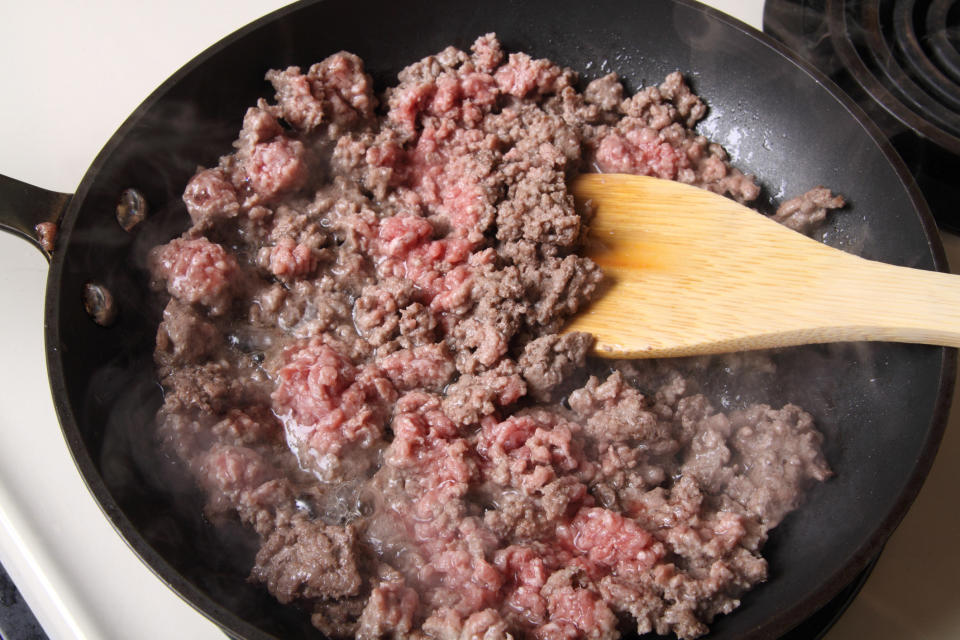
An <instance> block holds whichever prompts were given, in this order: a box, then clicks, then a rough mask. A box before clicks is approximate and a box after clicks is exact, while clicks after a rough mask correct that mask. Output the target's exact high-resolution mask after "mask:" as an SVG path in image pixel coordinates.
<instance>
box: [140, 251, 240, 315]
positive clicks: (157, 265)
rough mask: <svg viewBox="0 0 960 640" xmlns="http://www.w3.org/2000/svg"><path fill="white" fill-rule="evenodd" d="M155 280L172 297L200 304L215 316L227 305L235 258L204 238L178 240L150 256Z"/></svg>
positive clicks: (234, 274)
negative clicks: (157, 280)
mask: <svg viewBox="0 0 960 640" xmlns="http://www.w3.org/2000/svg"><path fill="white" fill-rule="evenodd" d="M150 263H151V265H152V266H151V268H152V271H153V273H154V277H155V278H157V279H159V280H162V281H164V282H165V283H166V289H167V291H168V292H169V293H170V295H171V296H173V297H174V298H177V299H178V300H180V301H182V302H186V303H191V304H192V303H199V304H202V305H204V306H206V307H208V308H209V309H210V312H211V313H212V314H214V315H219V314H221V313H224V312H225V311H226V309H227V306H228V305H229V302H230V300H229V288H230V286H231V285H232V283H233V280H234V278H235V277H236V276H237V274H238V270H239V269H238V266H237V261H236V258H235V257H234V256H233V254H231V253H229V252H227V251H226V250H225V249H224V248H223V247H222V246H220V245H218V244H214V243H212V242H210V241H209V240H207V239H206V238H204V237H200V238H197V239H193V240H184V239H180V238H177V239H175V240H173V241H171V242H170V243H169V244H166V245H163V246H161V247H158V248H157V249H155V250H154V251H153V252H151V254H150Z"/></svg>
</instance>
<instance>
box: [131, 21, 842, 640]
mask: <svg viewBox="0 0 960 640" xmlns="http://www.w3.org/2000/svg"><path fill="white" fill-rule="evenodd" d="M266 77H267V80H268V81H269V82H270V83H271V84H272V85H273V87H274V91H275V95H274V100H275V104H270V103H268V102H267V101H266V100H260V101H258V103H257V104H256V105H255V106H251V107H250V108H249V109H248V110H247V112H246V114H245V115H244V118H243V127H242V129H241V131H240V134H239V136H238V138H237V141H236V142H235V144H234V152H233V153H232V154H230V155H226V156H223V157H222V158H221V159H220V161H219V163H218V164H217V166H215V167H210V168H206V169H201V170H199V171H198V173H197V174H196V175H195V176H194V177H193V179H191V180H190V182H189V183H188V184H187V185H186V189H185V191H184V195H183V200H184V204H185V207H186V212H187V214H188V215H189V217H190V221H191V223H192V226H191V228H190V229H189V230H187V231H186V232H185V233H184V234H183V235H182V236H181V237H179V238H175V239H173V240H171V241H170V242H169V243H167V244H165V245H161V246H159V247H157V248H155V249H154V250H153V251H152V252H151V254H150V257H149V267H150V270H151V275H152V277H153V281H154V284H155V286H156V287H157V288H158V289H161V290H165V291H166V293H167V294H169V296H170V298H171V299H170V300H169V302H168V303H167V306H166V309H165V310H164V313H163V319H162V322H161V324H160V327H159V329H158V332H157V347H156V351H155V359H156V362H157V367H158V373H159V377H160V379H161V383H162V384H163V387H164V404H163V407H162V408H161V410H160V412H159V414H158V421H159V435H160V440H161V441H162V442H163V443H164V446H165V447H168V448H169V450H170V451H172V452H173V454H174V455H175V456H177V457H178V458H179V459H180V460H182V462H183V464H184V467H185V469H186V470H187V471H188V472H189V473H191V474H192V475H193V476H194V479H195V480H196V482H197V484H198V485H199V486H200V487H201V488H202V489H203V490H204V491H205V492H206V494H207V510H206V515H207V516H208V517H209V518H210V519H211V521H213V522H216V523H223V522H225V521H229V520H230V519H231V518H232V519H234V520H238V521H239V522H241V523H243V524H244V525H245V526H247V527H248V528H249V529H250V531H251V532H252V534H251V535H253V536H255V537H256V540H257V542H258V543H259V551H258V552H257V554H256V559H255V561H254V566H253V568H252V570H251V574H250V577H251V580H252V581H254V582H256V583H259V584H262V585H263V586H264V588H266V589H267V590H268V591H269V592H270V593H272V594H273V595H274V596H275V597H276V598H277V600H279V601H280V602H282V603H284V604H291V605H294V606H297V607H301V608H302V609H304V610H306V611H307V612H308V613H309V614H310V617H311V621H312V622H313V624H314V625H315V626H316V627H317V628H318V629H320V630H321V631H322V633H324V634H325V635H326V636H327V637H330V638H355V639H356V638H360V639H362V640H379V639H380V638H393V640H464V639H465V638H482V639H483V640H499V639H502V638H505V637H508V634H509V636H510V637H513V638H516V639H517V640H556V639H561V638H562V639H568V638H569V639H571V640H572V639H574V638H593V639H604V640H605V639H608V638H609V639H611V640H612V639H613V638H616V637H619V633H620V632H621V631H622V630H624V629H629V628H630V627H633V628H635V629H636V630H637V631H638V632H640V633H646V632H648V631H655V632H657V633H660V634H671V633H672V634H675V635H676V636H678V637H680V638H694V637H697V636H699V635H702V634H704V633H706V631H707V630H708V626H707V625H708V624H709V623H710V621H711V620H712V619H713V618H714V617H715V616H717V615H720V614H723V613H729V612H730V611H732V610H733V609H734V608H736V606H738V604H739V598H740V596H741V595H742V594H743V593H744V592H745V591H746V590H747V589H749V588H750V587H752V586H754V585H756V584H758V583H759V582H762V581H763V580H764V579H765V578H766V574H767V567H766V562H765V561H764V560H763V558H762V556H761V555H760V548H761V546H762V544H763V542H764V540H765V539H766V537H767V534H768V531H769V530H770V529H771V528H772V527H774V526H776V524H777V523H778V522H779V521H780V520H781V519H782V518H783V517H784V516H785V515H786V513H788V512H789V511H790V510H791V509H793V508H795V507H797V506H798V505H799V503H800V502H801V500H802V495H803V490H804V489H805V488H806V487H807V486H809V485H810V484H811V483H812V482H815V481H819V480H824V479H826V478H827V477H828V476H829V475H830V471H829V468H828V467H827V465H826V462H825V460H824V459H823V455H822V453H821V451H820V445H821V442H822V436H820V434H819V433H818V432H817V431H816V430H815V428H814V425H813V420H812V417H811V416H809V415H808V414H806V413H805V412H803V410H802V409H800V408H799V407H796V406H794V405H786V406H784V407H783V408H781V409H776V408H772V407H769V406H766V405H759V404H758V405H750V406H747V407H745V408H743V409H740V410H737V411H731V412H728V413H724V412H722V411H719V410H718V409H716V408H715V407H714V405H713V404H711V402H710V400H709V398H708V397H707V396H705V395H701V394H700V393H698V392H697V383H696V379H697V377H698V376H702V375H704V371H705V370H706V369H705V365H702V364H697V363H690V362H687V361H664V362H662V363H658V364H657V363H655V364H649V363H644V364H641V363H631V362H616V363H600V362H594V361H592V360H591V359H590V358H589V357H588V352H589V349H590V346H591V344H592V337H591V336H589V335H586V334H560V333H559V332H560V330H561V329H562V327H563V324H564V322H565V321H566V319H567V318H568V317H569V316H570V315H572V314H573V313H576V312H577V311H578V310H579V309H580V308H582V306H583V305H585V304H586V303H587V302H588V301H589V300H590V299H591V298H592V297H593V296H594V295H595V294H596V293H597V291H599V290H600V289H599V287H600V286H601V284H602V283H601V280H602V278H603V276H602V274H601V273H600V271H599V269H598V268H597V266H596V265H595V264H594V263H593V262H591V261H590V260H589V259H587V258H585V257H582V256H581V255H579V254H578V253H577V251H578V250H579V249H580V248H581V246H582V243H583V241H584V237H585V233H586V231H587V222H588V218H587V217H586V216H585V214H587V213H588V212H587V211H584V210H583V209H582V208H581V207H578V206H577V204H576V203H575V202H574V200H573V198H572V197H571V196H570V194H569V193H568V191H567V183H568V181H569V180H570V179H571V178H572V177H573V176H574V175H575V174H576V173H578V172H580V171H584V170H590V169H600V170H604V171H624V172H632V173H644V174H649V175H656V176H659V177H662V178H668V179H676V180H680V181H683V182H688V183H691V184H695V185H698V186H700V187H703V188H706V189H711V190H714V191H717V192H720V193H725V194H727V195H729V196H730V197H733V198H736V199H738V200H741V201H750V200H751V199H753V198H755V197H756V196H757V194H758V192H759V186H758V185H757V184H756V183H755V181H754V180H753V178H752V177H751V176H750V175H747V174H744V173H742V172H741V171H739V170H738V169H736V168H735V167H733V166H732V165H731V164H730V162H729V159H728V158H727V156H726V153H725V152H724V151H723V149H722V148H720V147H719V146H718V145H715V144H713V143H711V142H709V141H708V140H707V139H706V138H704V137H703V136H700V135H698V134H697V133H696V131H695V130H694V129H693V127H694V126H695V124H696V123H697V121H698V120H699V119H701V118H702V117H703V116H704V115H705V113H706V105H705V104H704V103H703V102H702V101H701V100H700V99H699V98H698V97H697V96H696V95H695V94H694V93H693V92H692V91H690V88H689V87H688V86H687V85H686V83H685V82H684V80H683V77H682V76H681V75H680V74H679V73H673V74H670V75H669V76H667V78H666V79H665V80H664V81H663V83H661V84H660V85H657V86H650V87H646V88H643V89H641V90H640V91H638V92H636V93H635V94H634V95H632V96H625V95H624V88H623V86H622V85H621V84H620V82H619V80H618V78H617V77H616V76H615V75H614V74H609V75H607V76H604V77H602V78H598V79H596V80H594V81H593V82H591V83H589V84H588V85H587V86H586V88H585V90H584V91H583V93H581V92H580V91H579V90H578V89H577V77H576V74H575V73H574V72H573V71H571V70H569V69H564V68H562V67H559V66H557V65H556V64H554V63H552V62H550V61H549V60H544V59H535V58H533V57H531V56H529V55H527V54H524V53H511V54H510V55H509V56H507V57H506V59H505V57H504V53H503V51H502V48H501V46H500V43H499V42H498V41H497V39H496V36H494V35H493V34H488V35H485V36H482V37H480V38H478V39H477V41H476V42H475V43H474V45H473V47H472V49H471V52H466V51H460V50H458V49H455V48H453V47H449V48H447V49H444V50H443V51H440V52H438V53H437V54H436V55H434V56H428V57H427V58H424V59H423V60H421V61H419V62H416V63H414V64H412V65H410V66H408V67H407V68H406V69H404V70H403V71H402V72H401V73H400V75H399V84H398V85H397V86H395V87H393V88H390V89H387V90H386V91H384V92H383V93H381V94H379V95H377V94H375V93H374V90H373V84H372V80H371V78H370V76H369V75H368V74H367V73H366V71H365V70H364V67H363V62H362V61H361V60H360V59H359V58H357V57H356V56H355V55H353V54H350V53H346V52H340V53H337V54H334V55H332V56H330V57H328V58H327V59H325V60H323V61H321V62H319V63H317V64H314V65H312V66H310V67H309V69H308V71H307V72H306V73H303V72H301V69H300V68H299V67H288V68H287V69H285V70H274V71H270V72H268V73H267V76H266ZM378 105H379V109H378ZM840 204H842V200H840V199H838V198H836V197H834V196H832V194H830V192H829V191H827V190H819V191H817V190H815V191H813V192H811V193H810V194H807V195H806V196H804V197H802V198H799V199H795V200H792V201H790V202H788V203H786V204H785V207H784V208H783V210H782V211H781V214H780V217H781V218H783V220H784V221H785V222H787V223H788V224H792V225H794V226H804V227H805V226H808V225H811V224H814V223H816V221H817V220H820V219H822V218H823V217H824V216H825V215H826V213H827V212H828V211H829V210H830V209H832V208H836V207H837V206H839V205H840ZM718 366H719V365H718Z"/></svg>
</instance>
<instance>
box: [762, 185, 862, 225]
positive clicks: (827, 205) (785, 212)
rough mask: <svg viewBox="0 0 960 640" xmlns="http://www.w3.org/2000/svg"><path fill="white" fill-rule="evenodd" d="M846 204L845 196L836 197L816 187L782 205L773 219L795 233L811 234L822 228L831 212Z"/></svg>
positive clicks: (827, 190)
mask: <svg viewBox="0 0 960 640" xmlns="http://www.w3.org/2000/svg"><path fill="white" fill-rule="evenodd" d="M844 204H845V202H844V200H843V196H835V195H833V194H832V193H831V192H830V190H829V189H826V188H824V187H814V188H813V189H811V190H810V191H807V192H806V193H804V194H803V195H800V196H797V197H796V198H791V199H790V200H787V201H786V202H784V203H783V204H781V205H780V206H779V207H778V208H777V211H776V213H775V214H773V219H774V220H776V221H777V222H779V223H780V224H783V225H785V226H787V227H790V228H791V229H793V230H795V231H800V232H801V233H810V232H811V231H813V230H814V229H816V228H817V227H818V226H820V224H821V223H822V222H823V221H824V220H825V219H826V217H827V214H828V213H829V212H830V211H832V210H833V209H839V208H841V207H843V205H844Z"/></svg>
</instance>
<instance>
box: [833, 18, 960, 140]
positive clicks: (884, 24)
mask: <svg viewBox="0 0 960 640" xmlns="http://www.w3.org/2000/svg"><path fill="white" fill-rule="evenodd" d="M953 4H954V5H956V0H955V1H954V3H953ZM932 7H933V3H932V2H929V1H926V0H863V1H854V2H851V1H850V0H828V3H827V23H828V25H829V29H830V38H831V41H832V42H833V45H834V47H835V50H836V52H837V54H838V55H839V56H840V59H841V60H842V62H843V64H844V66H846V67H847V69H849V70H850V72H851V74H852V76H853V79H854V80H855V81H857V82H858V83H859V84H860V86H861V88H862V89H863V90H864V91H866V93H867V94H869V95H870V96H871V97H872V98H873V99H874V100H875V101H876V102H877V103H879V104H880V105H881V106H883V107H884V108H885V109H886V110H887V111H888V112H890V114H891V115H893V116H894V117H895V118H897V119H898V120H899V121H900V122H902V123H903V124H904V125H906V126H907V127H909V128H911V129H913V130H914V131H916V132H918V133H919V134H920V135H923V136H924V137H926V138H928V139H930V140H931V141H932V142H934V143H936V144H939V145H941V146H942V147H944V148H945V149H946V150H948V151H950V152H951V153H955V154H958V155H960V83H957V82H956V81H955V80H953V78H952V77H951V76H950V75H949V73H948V72H946V70H945V69H943V68H942V66H941V65H940V63H939V60H938V59H937V58H936V57H934V56H933V55H932V51H931V49H930V47H929V46H928V44H927V43H928V42H929V37H928V34H929V32H928V30H927V16H928V14H929V13H930V9H931V8H932ZM941 12H943V11H941ZM943 13H944V18H945V20H946V19H947V18H949V16H950V14H951V9H950V7H947V9H946V11H945V12H943ZM948 28H949V25H947V24H945V25H944V29H943V30H941V31H939V32H938V33H941V34H942V35H944V36H945V37H944V38H942V39H941V44H943V42H946V43H947V45H948V46H947V48H946V49H942V51H947V50H952V51H953V53H954V54H957V50H956V49H955V48H951V46H950V45H952V42H951V40H950V38H949V37H948V36H947V31H948ZM929 35H933V34H929ZM958 55H960V54H958Z"/></svg>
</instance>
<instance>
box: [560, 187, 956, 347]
mask: <svg viewBox="0 0 960 640" xmlns="http://www.w3.org/2000/svg"><path fill="white" fill-rule="evenodd" d="M572 186H573V193H574V195H575V197H576V198H578V199H584V200H591V201H592V202H593V207H594V209H595V211H596V217H595V218H594V220H593V221H592V224H591V230H590V235H589V238H588V243H587V251H586V253H587V255H589V256H590V257H591V258H593V260H595V261H596V262H597V263H598V264H599V265H600V266H601V267H602V268H603V270H604V272H605V274H606V275H607V282H606V285H607V288H606V289H605V290H604V292H603V294H602V295H601V296H600V297H599V298H598V299H597V300H595V301H594V302H592V303H591V304H590V305H589V306H588V307H586V308H585V309H584V310H582V311H581V312H580V313H579V314H578V315H577V316H575V317H574V318H573V320H572V321H571V323H570V324H569V325H568V327H567V329H566V330H567V331H586V332H589V333H592V334H594V336H596V346H595V347H594V352H595V353H596V354H597V355H600V356H605V357H611V358H640V357H659V356H681V355H694V354H706V353H721V352H729V351H740V350H747V349H759V348H767V347H784V346H790V345H797V344H810V343H816V342H838V341H847V340H883V341H893V342H916V343H925V344H937V345H946V346H953V347H956V346H960V276H954V275H949V274H944V273H938V272H933V271H923V270H919V269H909V268H906V267H898V266H892V265H888V264H883V263H879V262H873V261H870V260H865V259H863V258H859V257H857V256H854V255H851V254H848V253H844V252H843V251H840V250H838V249H833V248H831V247H828V246H826V245H824V244H822V243H820V242H817V241H815V240H812V239H810V238H808V237H806V236H804V235H802V234H800V233H797V232H795V231H792V230H790V229H787V228H786V227H784V226H782V225H780V224H778V223H777V222H774V221H773V220H771V219H769V218H767V217H766V216H764V215H762V214H760V213H757V212H755V211H753V210H751V209H748V208H747V207H744V206H742V205H740V204H737V203H736V202H734V201H732V200H730V199H729V198H725V197H723V196H719V195H716V194H713V193H710V192H708V191H705V190H703V189H698V188H696V187H691V186H689V185H684V184H680V183H677V182H672V181H668V180H660V179H657V178H647V177H641V176H628V175H617V174H586V175H582V176H580V177H578V178H577V179H576V180H575V181H574V183H573V185H572Z"/></svg>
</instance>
